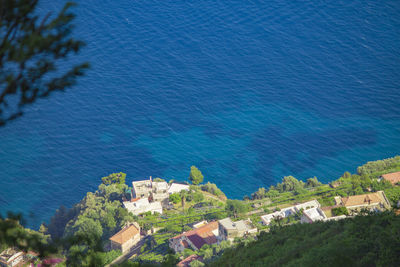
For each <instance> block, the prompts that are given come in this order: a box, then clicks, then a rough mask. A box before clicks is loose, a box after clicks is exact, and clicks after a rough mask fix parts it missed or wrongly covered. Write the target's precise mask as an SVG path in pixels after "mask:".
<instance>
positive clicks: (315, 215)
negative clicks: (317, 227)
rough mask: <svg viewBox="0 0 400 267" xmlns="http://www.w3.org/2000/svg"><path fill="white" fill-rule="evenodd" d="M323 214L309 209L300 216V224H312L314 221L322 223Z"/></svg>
mask: <svg viewBox="0 0 400 267" xmlns="http://www.w3.org/2000/svg"><path fill="white" fill-rule="evenodd" d="M326 218H327V217H326V215H325V213H324V212H323V211H322V210H321V209H320V208H319V207H316V208H311V209H307V210H305V211H303V215H302V216H301V223H313V222H316V221H324V220H326Z"/></svg>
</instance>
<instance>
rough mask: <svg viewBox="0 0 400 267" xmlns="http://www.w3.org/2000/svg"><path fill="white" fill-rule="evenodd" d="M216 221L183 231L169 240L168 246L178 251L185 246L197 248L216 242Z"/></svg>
mask: <svg viewBox="0 0 400 267" xmlns="http://www.w3.org/2000/svg"><path fill="white" fill-rule="evenodd" d="M217 237H218V222H215V221H214V222H210V223H208V224H206V225H203V226H201V227H199V228H196V229H193V230H190V231H188V232H184V233H182V234H180V235H177V236H175V237H173V238H171V239H170V240H169V247H170V248H171V249H173V250H174V251H175V252H177V253H180V252H182V251H183V250H184V249H185V248H190V249H193V250H199V249H200V248H201V247H202V246H204V245H206V244H207V245H212V244H215V243H217Z"/></svg>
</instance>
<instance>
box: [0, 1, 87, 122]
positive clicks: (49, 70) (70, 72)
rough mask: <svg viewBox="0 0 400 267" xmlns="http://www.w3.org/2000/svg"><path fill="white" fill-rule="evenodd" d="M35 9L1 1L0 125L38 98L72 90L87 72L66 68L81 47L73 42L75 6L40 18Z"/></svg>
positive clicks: (83, 65) (28, 3)
mask: <svg viewBox="0 0 400 267" xmlns="http://www.w3.org/2000/svg"><path fill="white" fill-rule="evenodd" d="M37 5H38V0H0V125H4V124H5V123H6V122H7V121H10V120H12V119H15V118H17V117H18V116H21V115H22V107H23V106H25V105H27V104H30V103H33V102H34V101H35V100H36V99H37V98H41V97H46V96H48V95H49V94H50V93H51V92H53V91H59V90H64V89H65V88H68V87H71V86H72V85H74V84H75V82H76V78H77V77H78V76H81V75H83V74H84V70H85V69H86V68H88V67H89V65H88V63H81V64H77V65H74V66H69V65H71V64H69V65H68V64H66V63H65V62H66V61H65V60H66V59H68V58H69V56H70V55H71V54H77V53H78V52H79V50H80V49H81V48H82V47H83V45H84V43H83V42H82V41H79V40H75V39H74V38H72V37H71V33H72V29H73V25H72V21H73V19H74V17H75V16H74V14H72V13H71V12H69V9H70V7H71V6H72V5H73V4H72V3H70V2H68V3H66V4H65V6H64V8H63V9H62V10H61V11H60V12H59V13H58V14H57V15H52V14H50V13H48V14H43V16H42V15H39V14H38V12H37ZM61 64H63V67H62V69H63V70H65V71H62V72H61V71H60V70H59V69H60V68H59V67H60V65H61Z"/></svg>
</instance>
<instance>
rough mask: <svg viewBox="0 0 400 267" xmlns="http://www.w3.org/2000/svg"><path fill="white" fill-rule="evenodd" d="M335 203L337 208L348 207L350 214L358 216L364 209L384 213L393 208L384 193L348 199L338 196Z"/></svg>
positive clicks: (379, 192)
mask: <svg viewBox="0 0 400 267" xmlns="http://www.w3.org/2000/svg"><path fill="white" fill-rule="evenodd" d="M335 202H336V203H335V204H336V206H343V207H346V208H347V210H348V211H349V213H350V214H356V213H358V212H359V211H361V210H362V209H367V210H370V211H383V210H387V209H390V208H391V206H390V202H389V200H388V199H387V198H386V195H385V192H383V191H378V192H375V193H369V194H363V195H356V196H348V197H339V196H336V197H335Z"/></svg>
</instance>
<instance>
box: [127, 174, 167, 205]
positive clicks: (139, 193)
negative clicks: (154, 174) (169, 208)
mask: <svg viewBox="0 0 400 267" xmlns="http://www.w3.org/2000/svg"><path fill="white" fill-rule="evenodd" d="M132 186H133V194H134V195H132V198H147V199H149V201H150V202H153V201H160V202H166V203H168V198H169V194H168V183H167V182H153V180H152V178H151V176H150V179H149V180H142V181H134V182H132Z"/></svg>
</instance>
